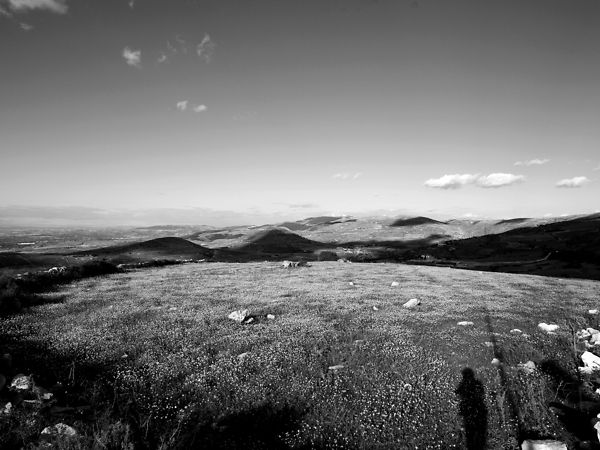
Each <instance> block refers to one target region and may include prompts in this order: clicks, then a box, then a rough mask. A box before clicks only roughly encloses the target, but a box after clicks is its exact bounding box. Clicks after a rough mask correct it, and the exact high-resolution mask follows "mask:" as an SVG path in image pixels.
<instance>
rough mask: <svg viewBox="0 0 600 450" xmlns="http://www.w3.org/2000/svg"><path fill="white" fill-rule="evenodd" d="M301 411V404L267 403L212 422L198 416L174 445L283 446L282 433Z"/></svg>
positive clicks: (296, 422)
mask: <svg viewBox="0 0 600 450" xmlns="http://www.w3.org/2000/svg"><path fill="white" fill-rule="evenodd" d="M305 413H306V409H304V408H301V407H290V406H279V405H274V404H272V403H270V402H267V403H263V404H261V405H260V406H257V407H255V408H252V409H249V410H245V411H240V412H235V413H232V414H230V415H227V416H224V417H221V418H219V419H217V420H216V421H211V420H210V418H208V420H207V419H204V420H202V419H201V418H200V417H198V418H197V419H196V420H198V422H200V423H199V424H198V425H197V426H196V427H195V428H194V429H193V430H191V431H190V432H188V433H187V434H184V435H182V436H181V437H180V439H179V440H178V441H179V442H178V443H177V448H178V449H204V448H210V449H215V450H226V449H227V450H229V449H231V450H233V449H275V450H278V449H280V450H283V449H287V448H289V446H288V445H287V444H286V443H285V441H284V435H285V433H286V432H290V431H293V430H295V429H297V428H298V425H299V423H300V420H301V419H302V417H303V416H304V415H305ZM311 448H314V447H311Z"/></svg>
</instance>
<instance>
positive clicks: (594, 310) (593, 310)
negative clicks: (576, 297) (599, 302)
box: [588, 309, 598, 314]
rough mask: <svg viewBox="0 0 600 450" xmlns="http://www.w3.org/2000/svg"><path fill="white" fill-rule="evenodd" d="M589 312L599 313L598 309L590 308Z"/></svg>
mask: <svg viewBox="0 0 600 450" xmlns="http://www.w3.org/2000/svg"><path fill="white" fill-rule="evenodd" d="M588 314H598V310H597V309H590V310H589V311H588Z"/></svg>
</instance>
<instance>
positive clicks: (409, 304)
mask: <svg viewBox="0 0 600 450" xmlns="http://www.w3.org/2000/svg"><path fill="white" fill-rule="evenodd" d="M420 304H421V302H420V301H419V300H418V299H416V298H411V299H410V300H409V301H407V302H406V303H405V304H404V305H402V306H403V307H405V308H414V307H415V306H418V305H420Z"/></svg>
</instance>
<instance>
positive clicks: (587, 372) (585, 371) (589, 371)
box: [577, 367, 594, 375]
mask: <svg viewBox="0 0 600 450" xmlns="http://www.w3.org/2000/svg"><path fill="white" fill-rule="evenodd" d="M577 370H579V373H580V374H581V375H591V374H593V373H594V369H592V368H591V367H578V368H577Z"/></svg>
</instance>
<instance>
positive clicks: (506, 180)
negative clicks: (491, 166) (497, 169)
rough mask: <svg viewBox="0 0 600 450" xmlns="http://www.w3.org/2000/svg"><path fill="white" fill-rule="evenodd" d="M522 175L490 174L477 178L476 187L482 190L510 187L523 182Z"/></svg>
mask: <svg viewBox="0 0 600 450" xmlns="http://www.w3.org/2000/svg"><path fill="white" fill-rule="evenodd" d="M524 179H525V177H524V176H523V175H514V174H512V173H491V174H489V175H483V176H481V177H479V178H477V186H479V187H482V188H499V187H503V186H510V185H511V184H515V183H519V182H521V181H523V180H524Z"/></svg>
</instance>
